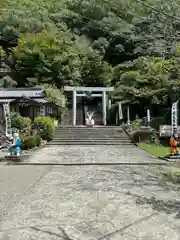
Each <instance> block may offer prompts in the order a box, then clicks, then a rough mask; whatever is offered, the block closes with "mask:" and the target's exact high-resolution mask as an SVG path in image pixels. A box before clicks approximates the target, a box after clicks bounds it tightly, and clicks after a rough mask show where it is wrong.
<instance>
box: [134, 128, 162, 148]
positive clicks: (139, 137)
mask: <svg viewBox="0 0 180 240" xmlns="http://www.w3.org/2000/svg"><path fill="white" fill-rule="evenodd" d="M131 138H132V141H133V142H135V143H139V142H147V143H156V144H158V143H159V139H158V137H157V135H156V132H155V130H154V129H149V130H138V131H134V132H133V133H132V134H131Z"/></svg>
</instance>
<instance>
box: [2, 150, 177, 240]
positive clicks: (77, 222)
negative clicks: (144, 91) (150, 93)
mask: <svg viewBox="0 0 180 240" xmlns="http://www.w3.org/2000/svg"><path fill="white" fill-rule="evenodd" d="M27 161H28V162H29V163H32V165H29V166H5V165H4V166H2V165H1V166H0V186H1V197H0V203H1V207H0V210H1V215H0V220H1V222H0V239H1V240H180V190H179V189H178V186H175V185H173V184H170V183H167V182H164V180H163V178H162V175H161V171H162V170H163V167H160V166H150V165H149V166H148V165H144V166H140V165H138V163H149V162H156V161H158V160H157V159H155V158H153V157H151V155H149V154H147V153H145V152H144V151H142V150H140V149H138V148H136V147H132V148H130V147H123V146H119V147H118V146H86V147H83V146H79V147H78V146H64V147H63V146H57V147H56V146H53V147H45V148H44V149H41V150H39V151H38V152H36V153H34V155H33V156H32V157H31V158H30V159H28V160H27ZM82 162H84V163H94V165H93V164H92V165H91V166H87V165H79V166H78V165H77V166H71V165H69V166H61V165H54V166H53V165H52V166H44V165H40V164H39V165H37V166H34V165H33V163H56V164H62V163H82ZM98 162H101V163H104V164H105V163H110V162H111V163H117V162H119V163H134V165H113V164H112V165H109V166H107V165H104V166H103V165H101V166H97V165H96V163H98ZM136 163H137V165H136Z"/></svg>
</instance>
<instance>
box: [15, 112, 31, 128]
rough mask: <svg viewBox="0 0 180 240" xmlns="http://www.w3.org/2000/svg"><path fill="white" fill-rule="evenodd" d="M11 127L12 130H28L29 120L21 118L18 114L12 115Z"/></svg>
mask: <svg viewBox="0 0 180 240" xmlns="http://www.w3.org/2000/svg"><path fill="white" fill-rule="evenodd" d="M11 126H12V128H17V129H19V130H25V129H30V127H31V119H30V118H27V117H22V116H20V115H19V114H18V113H12V114H11Z"/></svg>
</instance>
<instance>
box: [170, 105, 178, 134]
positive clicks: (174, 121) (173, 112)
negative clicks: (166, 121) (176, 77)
mask: <svg viewBox="0 0 180 240" xmlns="http://www.w3.org/2000/svg"><path fill="white" fill-rule="evenodd" d="M171 125H172V133H173V129H177V126H178V101H177V102H175V103H173V104H172V108H171Z"/></svg>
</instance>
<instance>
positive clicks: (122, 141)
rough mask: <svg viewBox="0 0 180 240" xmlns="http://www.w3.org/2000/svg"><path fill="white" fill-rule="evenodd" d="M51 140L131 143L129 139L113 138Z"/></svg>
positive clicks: (61, 139)
mask: <svg viewBox="0 0 180 240" xmlns="http://www.w3.org/2000/svg"><path fill="white" fill-rule="evenodd" d="M52 141H61V142H62V141H79V142H83V141H93V142H95V141H96V142H99V141H101V142H110V141H112V142H121V143H129V142H130V143H132V141H131V140H130V139H126V140H124V139H120V138H119V139H113V138H84V139H81V138H79V137H78V138H54V139H53V140H52Z"/></svg>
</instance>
